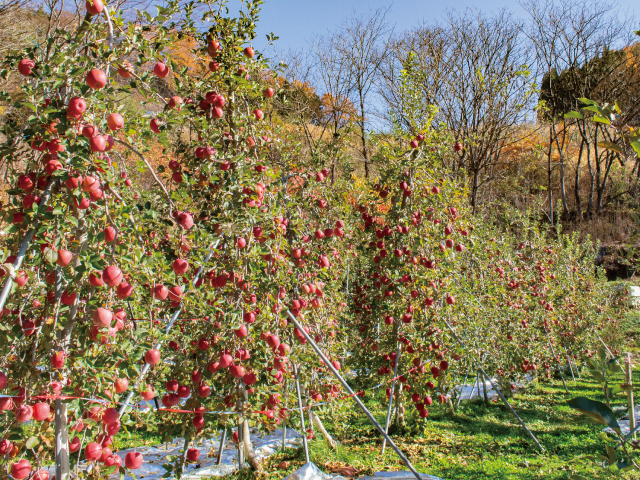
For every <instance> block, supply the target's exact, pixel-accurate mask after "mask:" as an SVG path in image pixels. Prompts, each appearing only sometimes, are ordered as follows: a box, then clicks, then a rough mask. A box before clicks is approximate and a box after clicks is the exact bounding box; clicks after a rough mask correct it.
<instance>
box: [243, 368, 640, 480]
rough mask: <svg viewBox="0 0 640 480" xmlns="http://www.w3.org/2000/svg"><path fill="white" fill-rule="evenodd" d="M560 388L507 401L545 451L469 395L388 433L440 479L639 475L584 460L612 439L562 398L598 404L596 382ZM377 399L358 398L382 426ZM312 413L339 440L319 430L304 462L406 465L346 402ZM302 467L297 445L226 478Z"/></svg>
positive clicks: (638, 376)
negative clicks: (450, 408) (332, 444)
mask: <svg viewBox="0 0 640 480" xmlns="http://www.w3.org/2000/svg"><path fill="white" fill-rule="evenodd" d="M634 382H635V383H636V384H640V372H638V371H636V372H634ZM568 385H569V394H566V393H565V392H564V389H563V387H562V382H561V381H552V382H548V383H540V384H538V385H531V386H529V387H527V388H525V389H523V390H521V391H520V392H519V393H518V395H517V397H516V398H514V399H510V402H511V404H512V405H513V407H514V408H515V409H516V411H517V412H518V414H519V415H520V416H521V417H522V419H523V420H524V421H525V422H526V423H527V425H528V426H529V428H530V429H531V430H532V431H533V433H534V434H535V435H536V436H537V438H538V440H539V441H540V443H541V444H542V445H543V446H544V448H545V449H546V452H545V453H541V452H539V451H538V449H537V447H536V446H535V444H533V442H532V441H531V440H530V439H529V437H528V436H527V435H526V433H525V432H524V431H523V430H522V428H521V427H520V426H519V424H518V422H517V420H516V419H515V418H514V417H513V416H512V415H511V413H510V412H509V411H508V410H507V409H506V408H505V407H504V406H503V404H502V403H501V402H500V403H493V402H490V404H489V405H485V404H484V403H483V402H482V401H477V400H476V401H473V402H464V401H463V402H462V403H461V404H460V407H459V408H458V409H457V411H456V414H455V416H452V415H451V414H450V413H449V412H447V411H445V410H444V408H443V407H441V406H439V405H438V406H436V405H435V404H434V405H432V407H434V408H430V412H431V414H430V416H429V420H428V421H426V422H425V421H419V422H418V421H416V420H417V418H416V417H414V416H413V414H410V415H408V416H407V425H406V427H405V428H402V429H396V431H395V432H393V434H392V438H393V440H394V442H395V443H396V444H397V445H398V446H399V447H400V448H401V449H402V451H403V452H404V453H405V454H406V455H408V456H409V459H410V460H411V462H412V463H413V464H414V466H415V467H416V468H417V469H418V471H420V472H422V473H428V474H432V475H436V476H440V477H442V478H444V479H445V480H447V479H496V480H497V479H505V480H507V479H509V480H511V479H539V478H544V479H568V478H570V477H571V476H572V475H575V474H579V475H583V476H584V477H585V478H587V479H596V478H598V479H600V478H640V475H639V474H636V473H635V472H629V473H626V474H624V476H623V477H621V476H619V474H617V472H618V470H617V468H615V467H612V468H611V469H610V470H605V469H603V468H602V467H599V466H597V465H595V464H594V462H593V461H591V460H589V459H588V458H587V457H589V456H592V455H597V454H604V453H605V448H606V445H607V444H609V445H613V442H612V441H607V440H606V438H603V435H602V434H601V429H602V426H599V425H593V424H590V423H588V422H587V421H586V417H584V416H582V415H580V414H579V413H577V412H576V411H574V410H572V409H571V408H569V407H568V406H566V405H565V404H564V402H565V401H566V400H568V399H571V398H574V397H577V396H586V397H589V398H591V399H594V400H600V401H604V396H603V394H602V390H601V388H600V387H599V385H598V384H597V383H596V382H595V381H591V380H590V379H586V378H585V377H584V376H583V379H582V380H578V381H577V382H576V383H573V382H569V383H568ZM381 395H382V393H381ZM381 399H382V397H379V398H369V399H367V402H366V403H367V406H368V407H369V408H370V409H371V411H372V412H373V413H374V415H375V416H376V419H377V420H378V421H379V422H381V423H382V422H383V421H384V417H385V413H386V411H385V409H384V406H383V405H382V403H381ZM625 403H626V398H625V397H623V396H621V395H619V396H617V397H616V398H615V399H614V402H613V403H612V406H614V405H623V404H625ZM318 414H319V416H320V417H321V418H322V419H323V422H324V424H325V427H326V428H327V430H329V432H330V433H331V434H332V435H333V436H334V438H336V439H339V440H340V442H341V445H340V446H338V448H337V449H336V450H335V451H332V450H331V449H329V448H328V446H327V445H326V443H325V442H324V440H323V438H322V437H321V436H320V435H319V434H318V435H316V436H315V438H314V439H313V440H311V441H310V442H309V444H310V455H311V459H312V461H313V462H314V463H315V464H316V465H318V466H319V467H320V468H321V469H322V470H323V471H327V472H328V471H331V470H333V469H335V468H337V467H341V466H352V467H354V468H355V469H356V470H357V473H358V475H366V474H372V473H373V472H376V471H391V470H406V468H405V467H404V465H403V464H402V463H401V462H400V460H399V459H398V457H397V456H396V454H395V452H394V451H393V450H392V449H390V448H389V447H387V450H386V452H385V455H384V456H383V455H381V453H380V451H381V445H382V440H381V438H380V435H379V434H378V433H377V431H376V430H375V429H374V428H373V427H372V426H371V425H370V424H369V422H368V420H367V418H366V417H365V415H364V414H362V413H361V412H360V411H359V409H358V408H357V407H356V406H355V404H354V403H353V402H352V401H350V400H349V401H344V402H341V404H340V405H336V406H335V407H333V410H331V407H325V410H320V411H319V412H318ZM619 458H622V457H621V456H619ZM303 464H304V453H303V451H302V448H299V449H289V450H287V451H286V452H282V453H278V454H276V455H274V456H273V457H270V458H269V459H268V460H267V461H266V462H265V463H264V471H263V472H261V473H254V472H249V471H245V472H242V473H241V474H239V475H237V476H234V477H233V478H242V479H246V480H249V479H253V478H274V479H276V478H283V477H285V476H286V475H288V474H289V473H291V472H292V471H294V470H295V469H297V468H299V467H300V466H302V465H303ZM230 478H231V477H230Z"/></svg>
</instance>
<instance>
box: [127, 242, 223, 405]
mask: <svg viewBox="0 0 640 480" xmlns="http://www.w3.org/2000/svg"><path fill="white" fill-rule="evenodd" d="M218 243H220V240H218V241H217V242H216V243H215V245H214V246H213V247H211V250H210V252H209V254H208V255H207V258H205V259H204V262H203V263H207V262H208V261H209V260H210V259H211V257H212V256H213V253H214V250H215V248H216V247H217V246H218ZM203 270H204V265H202V266H201V267H200V268H199V269H198V273H196V276H195V277H194V278H193V284H194V286H195V284H196V282H197V281H198V279H199V278H200V275H202V271H203ZM181 312H182V303H181V304H180V306H179V307H178V308H177V309H176V311H175V312H173V315H172V316H171V320H169V323H168V324H167V327H166V328H165V330H164V333H165V334H167V333H169V331H171V329H172V328H173V324H174V323H176V320H177V319H178V316H179V315H180V313H181ZM161 346H162V342H158V343H157V344H156V345H155V346H154V347H153V348H155V349H156V350H158V349H160V347H161ZM149 368H151V365H149V364H148V363H147V362H144V367H142V372H141V373H140V378H138V381H137V382H136V385H138V384H139V383H140V382H141V381H142V379H143V378H144V376H145V375H146V374H147V372H148V371H149ZM133 394H134V391H133V390H131V391H129V393H128V394H127V398H126V399H125V401H124V403H123V404H122V406H121V407H120V410H118V417H121V416H122V414H123V413H124V412H125V411H126V410H127V407H128V406H129V404H130V403H131V399H132V398H133Z"/></svg>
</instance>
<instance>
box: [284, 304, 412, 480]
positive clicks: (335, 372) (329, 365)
mask: <svg viewBox="0 0 640 480" xmlns="http://www.w3.org/2000/svg"><path fill="white" fill-rule="evenodd" d="M287 315H288V316H289V319H290V320H291V322H292V323H293V324H294V325H295V327H296V328H297V329H298V330H299V331H300V333H302V335H303V336H304V338H305V339H306V340H307V342H309V345H311V347H312V348H313V349H314V350H315V352H316V354H317V355H318V356H319V357H320V359H322V361H323V362H324V364H325V365H326V367H327V368H328V369H329V371H330V372H331V373H332V374H333V375H334V376H335V377H336V378H337V379H338V381H339V382H340V383H341V384H342V386H343V387H344V389H345V390H346V391H347V392H348V393H349V395H351V396H352V398H353V400H354V401H355V402H356V404H357V405H358V407H360V409H361V410H362V411H363V412H364V414H365V415H366V416H367V417H368V418H369V421H371V423H372V424H373V425H374V426H375V427H376V428H377V429H378V431H379V432H380V433H381V434H382V436H383V437H384V438H385V439H386V440H387V442H389V445H390V446H391V448H393V449H394V450H395V452H396V453H397V454H398V456H399V457H400V460H402V463H404V464H405V465H406V466H407V468H408V469H409V470H411V473H413V474H414V475H415V477H416V478H417V479H418V480H422V478H421V476H420V474H419V473H418V471H417V470H416V469H415V468H414V467H413V465H412V464H411V462H410V461H409V459H408V458H407V457H406V456H405V455H404V453H402V451H401V450H400V449H399V448H398V446H397V445H396V444H395V443H393V440H391V438H390V437H389V435H387V433H386V432H385V431H384V428H382V426H381V425H380V424H379V423H378V422H377V421H376V419H375V417H374V416H373V415H371V412H370V411H369V410H367V407H365V406H364V404H363V403H362V401H361V400H360V399H359V398H358V396H357V395H355V394H354V391H353V390H352V389H351V387H350V386H349V384H348V383H347V382H346V380H345V379H344V378H343V377H342V375H340V373H339V372H338V370H336V368H335V367H334V366H333V364H332V363H331V362H330V361H329V359H328V358H327V356H326V355H325V354H324V353H322V350H320V348H319V347H318V345H317V344H316V342H314V341H313V338H311V336H310V335H309V334H308V333H307V331H306V330H305V329H304V328H303V327H302V325H300V323H299V322H298V320H296V317H294V316H293V315H292V314H291V312H290V311H288V310H287Z"/></svg>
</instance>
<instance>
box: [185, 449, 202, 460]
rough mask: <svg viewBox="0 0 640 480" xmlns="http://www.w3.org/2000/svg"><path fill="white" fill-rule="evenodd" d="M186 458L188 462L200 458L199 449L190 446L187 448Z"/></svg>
mask: <svg viewBox="0 0 640 480" xmlns="http://www.w3.org/2000/svg"><path fill="white" fill-rule="evenodd" d="M187 458H188V459H189V461H190V462H197V461H198V459H199V458H200V451H199V450H198V449H197V448H190V449H189V450H187Z"/></svg>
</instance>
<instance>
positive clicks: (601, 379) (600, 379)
mask: <svg viewBox="0 0 640 480" xmlns="http://www.w3.org/2000/svg"><path fill="white" fill-rule="evenodd" d="M590 372H591V375H593V378H595V379H596V380H597V381H598V382H599V383H605V382H606V381H607V379H606V378H604V375H602V373H600V372H598V371H597V370H590Z"/></svg>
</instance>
